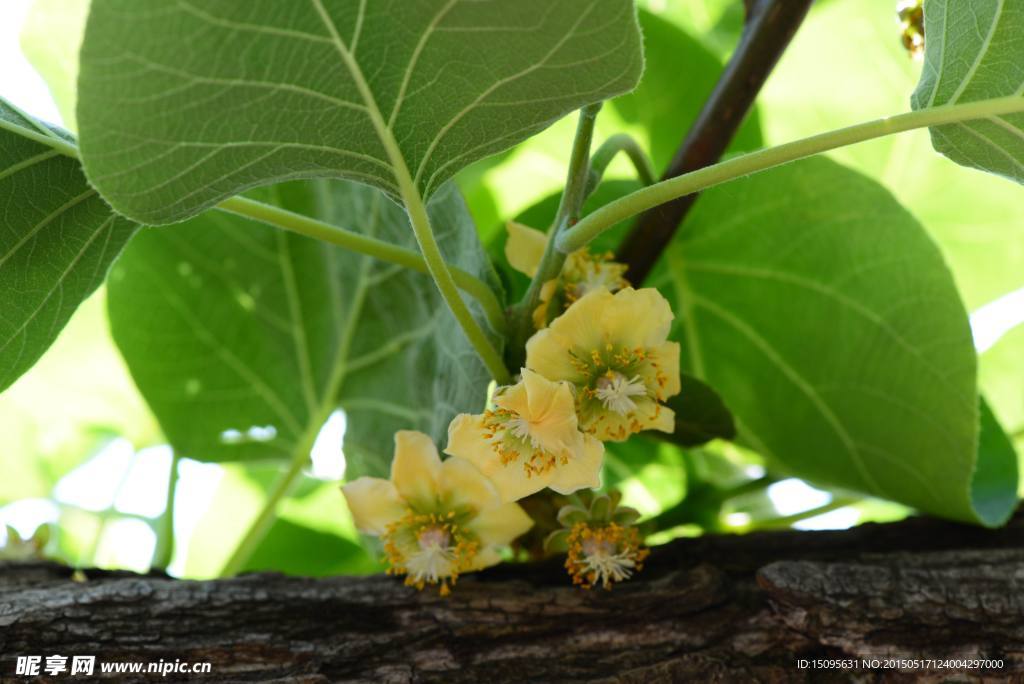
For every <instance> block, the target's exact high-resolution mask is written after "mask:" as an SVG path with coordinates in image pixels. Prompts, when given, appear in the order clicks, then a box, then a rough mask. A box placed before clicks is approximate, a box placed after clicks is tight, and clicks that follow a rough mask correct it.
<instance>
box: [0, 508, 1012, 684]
mask: <svg viewBox="0 0 1024 684" xmlns="http://www.w3.org/2000/svg"><path fill="white" fill-rule="evenodd" d="M1022 563H1024V520H1022V519H1021V518H1017V519H1015V520H1013V521H1011V523H1010V525H1009V526H1008V527H1007V528H1005V529H1002V530H998V531H988V530H983V529H979V528H976V527H969V526H966V525H958V524H953V523H947V522H940V521H936V520H929V519H914V520H908V521H905V522H901V523H895V524H890V525H865V526H863V527H860V528H856V529H852V530H847V531H840V532H774V533H760V534H752V535H747V536H724V537H718V536H707V537H703V538H699V539H690V540H682V541H677V542H673V543H671V544H668V545H666V546H664V547H659V548H657V549H655V551H654V553H653V554H652V555H651V558H650V559H649V561H648V567H647V568H646V569H645V570H644V571H643V573H642V574H641V575H639V576H638V577H637V578H635V579H634V580H633V581H631V582H628V583H626V584H623V585H620V586H618V587H616V588H615V589H614V590H612V591H610V592H605V591H601V590H592V591H589V592H588V591H582V590H579V589H575V588H573V587H571V586H567V581H566V580H567V578H566V576H565V574H564V572H563V571H562V569H561V567H560V564H559V562H558V560H557V559H556V560H554V561H552V562H547V563H541V564H533V565H506V566H501V567H498V568H494V569H492V570H490V571H486V572H483V573H479V574H477V575H471V576H466V577H464V578H462V579H461V580H460V581H459V584H458V587H456V590H455V592H454V593H453V595H452V596H451V597H449V598H447V599H442V598H439V597H438V596H437V595H436V593H433V592H423V593H417V592H416V591H415V590H412V589H409V588H408V587H405V586H403V585H402V583H401V582H400V581H399V580H398V579H396V578H391V577H384V576H376V577H338V578H330V579H322V580H313V579H302V578H290V577H283V576H280V575H273V574H257V575H247V576H242V577H239V578H234V579H226V580H213V581H208V582H188V581H178V580H174V579H170V578H167V577H164V576H160V575H150V576H138V575H132V574H130V573H105V572H100V571H90V572H88V573H86V574H87V575H88V577H89V579H88V580H87V581H85V582H74V581H72V579H71V571H70V570H68V569H66V568H62V567H58V566H54V565H48V564H27V565H6V566H4V565H0V681H3V682H8V681H11V682H18V681H27V680H26V679H25V678H19V677H16V676H14V667H15V656H17V655H42V656H44V657H45V656H47V655H53V654H59V655H76V654H77V655H89V654H93V655H97V656H98V660H99V661H106V662H109V661H117V660H131V661H143V662H157V661H159V660H160V659H163V660H164V661H167V662H173V661H174V660H175V659H181V660H182V661H191V662H197V661H208V662H211V663H212V665H213V670H212V673H211V674H209V675H203V676H196V677H195V678H194V679H191V680H189V681H211V682H282V683H283V682H300V683H301V682H305V683H310V684H312V683H314V682H315V683H318V684H319V683H326V682H349V681H358V682H385V681H386V682H454V683H459V682H481V681H486V682H489V683H492V684H499V683H501V682H524V681H538V682H541V681H542V682H584V681H587V682H590V681H602V682H644V683H647V682H654V683H658V682H676V681H721V682H734V681H735V682H740V681H743V682H745V681H768V682H789V681H810V680H814V681H817V680H818V679H820V678H822V677H825V678H826V680H827V681H851V680H854V679H856V681H861V682H863V681H883V680H885V681H911V680H912V679H913V678H914V677H915V676H922V675H927V676H929V677H931V678H932V680H934V681H940V680H943V679H944V678H950V677H952V678H953V679H955V680H956V681H971V680H972V679H980V678H981V677H982V676H986V677H988V678H989V679H988V681H997V680H998V681H1005V680H1006V679H1007V678H1009V677H1011V676H1017V677H1020V676H1022V674H1024V619H1022V617H1021V616H1022V615H1024V591H1022V590H1024V578H1022V577H1021V573H1020V568H1021V567H1022ZM890 657H891V658H995V659H1002V660H1003V661H1004V667H1003V668H1002V669H999V670H992V669H990V670H978V669H969V668H966V667H962V666H960V667H951V668H945V669H931V670H924V669H916V670H909V671H907V672H905V673H903V674H900V673H898V672H897V671H895V670H881V669H879V670H876V671H859V672H854V671H851V670H845V671H844V670H831V671H810V670H803V671H801V670H799V669H797V662H798V659H807V660H813V659H815V658H831V659H837V658H839V659H844V658H845V659H849V658H890ZM158 679H159V677H154V676H152V675H150V676H140V677H138V678H135V679H133V678H131V677H127V676H125V675H118V676H116V677H112V678H111V679H107V680H106V681H112V680H114V681H118V682H151V681H156V680H158ZM183 679H184V678H183V677H169V678H168V681H183ZM55 681H56V680H55ZM74 681H76V682H79V681H81V682H85V681H90V680H89V679H87V678H76V679H75V680H74Z"/></svg>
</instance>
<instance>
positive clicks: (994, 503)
mask: <svg viewBox="0 0 1024 684" xmlns="http://www.w3.org/2000/svg"><path fill="white" fill-rule="evenodd" d="M980 418H981V424H980V429H979V434H978V465H977V468H976V469H975V472H974V477H973V479H972V481H971V497H972V499H973V500H974V501H975V502H977V508H978V509H979V515H980V517H981V519H982V520H986V519H991V520H1000V519H1002V518H1003V517H1005V516H1006V511H1012V510H1013V509H1014V508H1015V507H1016V505H1017V487H1016V484H1017V481H1018V478H1019V472H1018V464H1017V452H1016V451H1015V450H1014V448H1013V442H1012V441H1011V440H1010V437H1009V435H1007V434H1006V432H1005V431H1004V430H1003V427H1002V425H1000V424H999V420H998V419H997V418H996V416H995V414H993V413H992V408H991V407H990V406H989V403H988V401H987V400H986V399H985V397H982V398H981V407H980Z"/></svg>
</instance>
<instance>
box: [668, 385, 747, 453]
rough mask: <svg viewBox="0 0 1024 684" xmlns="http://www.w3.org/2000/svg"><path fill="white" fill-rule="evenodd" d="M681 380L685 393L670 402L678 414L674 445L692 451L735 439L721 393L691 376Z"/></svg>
mask: <svg viewBox="0 0 1024 684" xmlns="http://www.w3.org/2000/svg"><path fill="white" fill-rule="evenodd" d="M680 380H681V381H682V390H680V392H679V394H678V395H676V396H675V397H672V398H671V399H669V400H668V402H667V403H668V406H669V408H671V409H672V410H673V411H675V414H676V430H675V432H674V433H673V435H672V441H673V442H675V443H676V444H680V445H682V446H687V447H692V446H700V445H701V444H706V443H707V442H710V441H711V440H713V439H719V438H720V439H732V438H733V437H735V436H736V424H735V422H734V421H733V417H732V414H731V413H730V412H729V409H728V408H726V406H725V403H723V402H722V398H721V397H720V396H718V393H717V392H715V390H713V389H712V388H711V387H709V386H708V385H707V384H706V383H703V382H701V381H700V380H698V379H697V378H695V377H693V376H692V375H688V374H686V373H683V374H682V376H681V378H680Z"/></svg>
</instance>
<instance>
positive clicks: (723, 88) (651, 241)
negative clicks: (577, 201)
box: [617, 0, 812, 285]
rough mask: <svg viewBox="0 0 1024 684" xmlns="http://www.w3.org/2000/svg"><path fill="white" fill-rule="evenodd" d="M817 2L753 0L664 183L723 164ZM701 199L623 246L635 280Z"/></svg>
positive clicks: (633, 234)
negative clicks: (729, 54) (732, 49)
mask: <svg viewBox="0 0 1024 684" xmlns="http://www.w3.org/2000/svg"><path fill="white" fill-rule="evenodd" d="M811 2H812V0H747V3H746V4H747V21H746V26H745V28H744V30H743V36H742V37H741V38H740V42H739V45H737V47H736V52H735V53H734V54H733V56H732V58H731V59H730V60H729V64H728V65H727V66H726V68H725V71H723V72H722V76H721V78H719V80H718V84H717V85H716V86H715V89H714V91H712V93H711V96H710V97H709V98H708V101H707V103H706V104H705V105H704V109H703V110H701V113H700V115H699V116H698V117H697V120H696V121H695V122H694V124H693V126H692V127H691V128H690V131H689V133H688V134H687V136H686V138H685V140H683V143H682V145H681V146H680V148H679V151H678V152H676V156H675V158H674V159H673V160H672V163H671V164H669V167H668V169H666V171H665V173H664V174H663V175H662V180H665V179H668V178H673V177H675V176H679V175H682V174H684V173H688V172H690V171H696V170H697V169H700V168H703V167H705V166H709V165H711V164H714V163H715V162H717V161H718V160H719V159H720V158H721V156H722V154H724V153H725V150H726V148H727V147H728V146H729V143H730V142H731V141H732V139H733V137H734V136H735V135H736V131H737V130H738V129H739V127H740V124H741V123H742V122H743V119H744V117H746V115H747V113H748V112H749V111H750V108H751V107H752V106H753V104H754V100H755V99H756V98H757V94H758V93H759V92H760V90H761V87H762V86H763V85H764V83H765V80H767V78H768V74H770V73H771V71H772V69H773V68H774V67H775V64H776V62H778V60H779V57H780V56H781V55H782V53H783V51H784V50H785V49H786V46H787V45H789V41H790V40H791V39H792V37H793V35H794V34H795V33H796V30H797V28H799V26H800V24H801V23H802V22H803V19H804V17H805V16H806V15H807V10H808V9H809V8H810V6H811ZM696 199H697V195H688V196H686V197H681V198H679V199H677V200H674V201H672V202H669V203H668V204H663V205H661V206H659V207H656V208H654V209H651V210H649V211H647V212H645V213H644V214H643V215H642V216H641V217H640V218H639V220H638V221H637V223H636V225H635V226H633V229H632V230H631V231H630V233H629V235H628V236H627V237H626V239H625V240H624V241H623V243H622V245H621V246H620V247H619V252H618V257H617V258H618V260H619V261H622V262H624V263H626V264H628V265H629V270H628V271H627V273H628V277H629V279H630V280H631V281H632V282H633V283H635V284H637V285H640V284H641V283H643V281H644V279H645V278H646V277H647V274H648V273H650V271H651V269H652V268H653V267H654V264H655V262H656V261H657V260H658V257H659V256H660V255H661V253H662V251H664V249H665V248H666V247H668V244H669V243H670V242H671V241H672V236H673V235H675V232H676V229H677V228H678V227H679V224H680V223H682V221H683V218H684V217H685V216H686V214H687V212H688V211H689V210H690V207H692V206H693V203H694V202H695V201H696Z"/></svg>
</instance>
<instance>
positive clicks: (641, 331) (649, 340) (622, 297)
mask: <svg viewBox="0 0 1024 684" xmlns="http://www.w3.org/2000/svg"><path fill="white" fill-rule="evenodd" d="M580 301H582V300H580ZM674 318H675V316H674V315H673V313H672V307H671V306H670V305H669V303H668V300H666V299H665V298H664V297H663V296H662V295H661V293H660V292H658V291H657V290H656V289H654V288H653V287H645V288H643V289H640V290H634V289H633V288H631V287H627V288H624V289H622V290H619V291H618V292H616V293H615V295H614V296H613V297H612V299H611V301H610V302H609V303H608V305H607V306H606V308H605V309H604V311H603V322H604V329H605V331H606V333H607V335H608V337H609V339H610V340H611V341H612V342H613V343H614V344H617V345H621V346H624V347H654V346H657V345H660V344H663V343H664V342H665V340H666V339H668V333H669V330H670V329H671V327H672V320H673V319H674Z"/></svg>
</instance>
